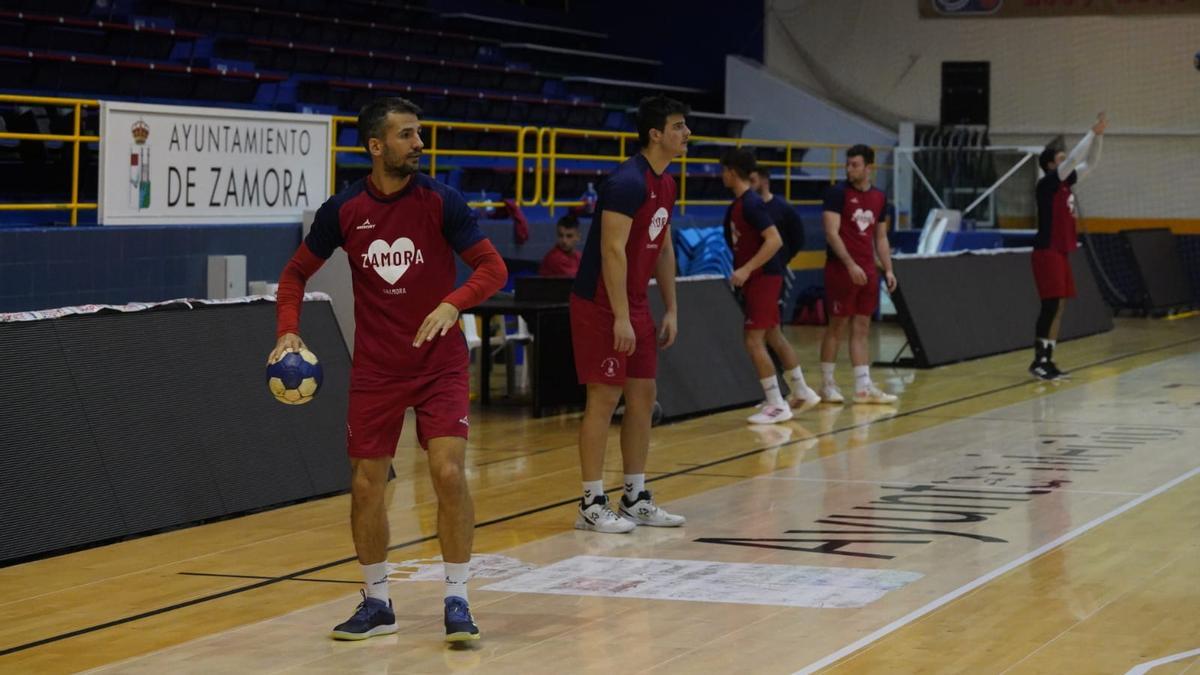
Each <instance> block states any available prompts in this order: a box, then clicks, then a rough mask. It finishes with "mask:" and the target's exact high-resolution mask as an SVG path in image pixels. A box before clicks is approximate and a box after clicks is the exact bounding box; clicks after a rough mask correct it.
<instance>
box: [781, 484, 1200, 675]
mask: <svg viewBox="0 0 1200 675" xmlns="http://www.w3.org/2000/svg"><path fill="white" fill-rule="evenodd" d="M1197 475H1200V466H1198V467H1196V468H1194V469H1192V470H1191V471H1188V472H1187V473H1184V474H1182V475H1179V476H1176V477H1175V478H1173V479H1171V480H1169V481H1167V482H1166V483H1163V484H1162V485H1160V486H1158V487H1156V488H1154V489H1153V490H1151V491H1150V492H1147V493H1145V494H1143V495H1142V496H1140V497H1138V498H1136V499H1131V500H1129V501H1128V502H1126V503H1124V504H1122V505H1121V506H1118V507H1117V508H1115V509H1113V510H1112V511H1109V512H1108V513H1105V514H1104V515H1102V516H1099V517H1097V518H1094V519H1092V520H1090V521H1088V522H1087V523H1084V524H1083V525H1080V526H1079V527H1077V528H1075V529H1074V530H1071V531H1070V532H1068V533H1066V534H1064V535H1062V536H1060V537H1058V538H1057V539H1054V540H1052V541H1049V542H1047V543H1045V544H1042V545H1041V546H1039V547H1037V548H1036V549H1034V550H1032V551H1030V552H1029V553H1026V554H1025V555H1023V556H1021V557H1019V558H1017V559H1016V560H1013V561H1011V562H1009V563H1008V564H1006V565H1003V566H1001V567H998V568H996V569H994V570H992V571H991V572H988V573H987V574H985V575H983V576H981V577H976V578H975V579H974V580H973V581H970V582H968V583H966V584H963V585H962V586H959V587H958V588H956V589H954V590H953V591H950V592H949V593H947V594H945V595H943V596H942V597H940V598H937V599H936V600H933V601H931V602H929V603H927V604H925V605H923V606H921V607H918V608H917V609H914V610H913V611H911V612H909V613H908V614H905V615H904V616H902V617H900V618H899V619H896V620H895V621H893V622H891V623H889V624H887V625H886V626H884V627H882V628H880V629H878V630H876V631H875V632H873V633H870V634H869V635H866V636H863V637H861V638H859V639H858V640H855V641H854V642H851V643H850V644H848V645H846V646H845V647H842V648H841V649H839V650H837V651H836V652H834V653H832V654H830V655H829V656H826V657H825V658H823V659H821V660H819V661H815V662H813V663H810V664H808V665H807V666H805V667H804V668H802V669H800V670H797V671H796V672H795V674H794V675H808V674H809V673H815V672H817V671H818V670H820V669H821V668H824V667H826V666H831V665H833V664H835V663H837V662H838V661H841V660H842V659H844V658H846V657H847V656H851V655H853V654H855V653H856V652H858V651H860V650H861V649H863V648H864V647H867V646H870V645H871V644H872V643H874V642H877V641H878V640H880V639H881V638H883V637H885V636H887V635H888V634H890V633H894V632H895V631H897V630H900V629H901V628H903V627H905V626H907V625H908V624H910V623H912V622H913V621H916V620H917V619H919V618H921V617H923V616H925V615H926V614H929V613H930V612H933V611H934V610H936V609H938V608H940V607H942V606H943V605H946V604H948V603H950V602H951V601H953V600H957V599H958V598H960V597H962V596H964V595H966V594H967V593H970V592H971V591H973V590H975V589H977V588H979V587H980V586H983V585H984V584H986V583H988V582H989V581H992V580H993V579H995V578H997V577H999V576H1002V575H1004V574H1007V573H1008V572H1011V571H1012V570H1014V569H1016V568H1018V567H1020V566H1021V565H1024V564H1025V563H1027V562H1029V561H1030V560H1033V559H1034V558H1037V557H1038V556H1040V555H1042V554H1044V553H1046V552H1048V551H1051V550H1053V549H1055V548H1058V547H1059V546H1062V545H1063V544H1065V543H1067V542H1069V541H1071V540H1072V539H1075V538H1076V537H1079V536H1080V535H1082V534H1084V533H1085V532H1087V531H1088V530H1091V529H1093V528H1095V527H1097V526H1099V525H1101V524H1103V523H1105V522H1107V521H1109V520H1112V519H1113V518H1115V517H1117V516H1119V515H1121V514H1122V513H1125V512H1126V511H1128V510H1130V509H1132V508H1134V507H1136V506H1139V505H1141V504H1143V503H1145V502H1147V501H1149V500H1151V499H1153V498H1155V497H1157V496H1159V495H1160V494H1162V493H1164V492H1166V491H1167V490H1170V489H1171V488H1173V487H1175V486H1176V485H1179V484H1180V483H1182V482H1184V481H1186V480H1188V479H1190V478H1192V477H1194V476H1197ZM1198 651H1200V650H1198Z"/></svg>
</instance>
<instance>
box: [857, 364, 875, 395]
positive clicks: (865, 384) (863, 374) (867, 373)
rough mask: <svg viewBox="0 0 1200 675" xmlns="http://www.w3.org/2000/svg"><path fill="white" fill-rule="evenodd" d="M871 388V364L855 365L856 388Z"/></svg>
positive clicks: (860, 389) (862, 389)
mask: <svg viewBox="0 0 1200 675" xmlns="http://www.w3.org/2000/svg"><path fill="white" fill-rule="evenodd" d="M870 388H871V366H854V389H855V391H866V390H867V389H870Z"/></svg>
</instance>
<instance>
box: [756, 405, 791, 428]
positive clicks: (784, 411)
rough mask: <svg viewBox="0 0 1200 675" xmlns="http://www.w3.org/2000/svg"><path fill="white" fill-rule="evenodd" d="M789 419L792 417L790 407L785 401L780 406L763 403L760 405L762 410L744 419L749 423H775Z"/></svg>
mask: <svg viewBox="0 0 1200 675" xmlns="http://www.w3.org/2000/svg"><path fill="white" fill-rule="evenodd" d="M790 419H792V409H791V408H789V407H787V404H786V403H785V404H784V405H782V406H777V405H765V406H763V407H762V411H760V412H756V413H754V414H753V415H751V416H749V417H747V418H746V421H747V422H749V423H750V424H776V423H779V422H786V421H788V420H790Z"/></svg>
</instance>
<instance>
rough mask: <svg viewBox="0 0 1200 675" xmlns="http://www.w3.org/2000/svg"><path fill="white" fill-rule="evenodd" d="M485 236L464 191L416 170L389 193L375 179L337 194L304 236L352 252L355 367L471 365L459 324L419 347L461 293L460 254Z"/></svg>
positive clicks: (323, 252) (421, 369)
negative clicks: (426, 325) (449, 300)
mask: <svg viewBox="0 0 1200 675" xmlns="http://www.w3.org/2000/svg"><path fill="white" fill-rule="evenodd" d="M483 239H484V236H483V232H481V231H480V229H479V226H478V224H477V223H476V221H475V216H474V215H473V214H472V213H471V209H470V208H468V207H467V203H466V200H464V199H463V198H462V195H460V194H459V193H458V192H457V191H455V190H454V189H452V188H449V187H447V186H445V185H443V184H441V183H438V182H437V181H435V180H433V179H431V178H430V177H428V176H426V175H424V174H416V175H414V176H413V177H412V180H410V181H409V182H408V185H407V186H405V187H404V189H402V190H400V191H399V192H397V193H395V194H391V195H384V194H381V193H380V192H379V190H378V189H377V188H376V187H375V186H374V185H372V184H371V181H370V179H369V177H368V178H365V179H363V180H360V181H357V182H355V183H354V184H353V185H351V186H350V187H349V188H347V189H345V190H343V191H342V192H340V193H338V194H336V195H334V196H333V197H330V198H329V200H328V201H326V202H325V203H324V204H323V205H322V206H321V208H320V209H318V210H317V216H316V221H315V222H314V223H313V226H312V230H310V231H309V233H308V237H307V238H306V239H305V240H304V243H305V245H306V246H307V247H308V249H309V250H310V251H312V252H313V254H315V255H316V256H317V257H319V258H323V259H328V258H329V256H330V255H332V254H333V251H334V249H335V248H337V247H339V246H340V247H342V248H343V249H345V251H346V254H347V256H348V258H349V262H350V269H351V278H352V280H353V285H354V323H355V331H354V369H355V370H356V371H359V373H360V374H364V373H381V374H386V375H391V376H395V375H401V376H403V375H407V374H412V375H417V374H426V373H433V372H438V371H441V370H445V369H447V368H453V367H466V363H467V347H466V341H465V339H464V338H463V335H462V332H461V331H460V330H459V328H458V326H457V325H456V326H455V327H454V328H452V329H451V331H450V332H449V333H448V334H446V335H445V336H443V337H438V338H437V339H435V340H433V341H432V342H430V343H427V344H425V345H424V346H422V347H420V348H419V349H418V348H415V347H413V346H412V341H413V338H414V337H415V336H416V333H417V330H418V329H419V328H420V327H421V323H422V322H423V321H424V320H425V317H426V316H427V315H428V314H429V313H430V312H432V311H433V310H434V308H435V307H437V306H438V304H440V303H441V302H442V300H443V299H444V298H445V297H446V296H447V295H448V294H449V293H450V292H451V291H453V290H454V283H455V279H456V268H455V254H456V253H462V252H463V251H466V250H467V249H469V248H471V247H472V246H473V245H475V244H477V243H479V242H480V241H482V240H483Z"/></svg>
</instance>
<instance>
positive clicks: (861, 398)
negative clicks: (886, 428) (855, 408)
mask: <svg viewBox="0 0 1200 675" xmlns="http://www.w3.org/2000/svg"><path fill="white" fill-rule="evenodd" d="M897 400H898V399H897V398H896V396H895V395H893V394H889V393H887V392H885V391H883V390H881V389H880V388H879V387H876V386H875V383H874V382H872V383H871V386H869V387H867V388H866V389H860V390H858V391H856V392H854V402H855V403H895V402H896V401H897Z"/></svg>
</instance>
